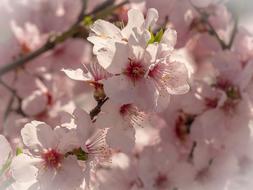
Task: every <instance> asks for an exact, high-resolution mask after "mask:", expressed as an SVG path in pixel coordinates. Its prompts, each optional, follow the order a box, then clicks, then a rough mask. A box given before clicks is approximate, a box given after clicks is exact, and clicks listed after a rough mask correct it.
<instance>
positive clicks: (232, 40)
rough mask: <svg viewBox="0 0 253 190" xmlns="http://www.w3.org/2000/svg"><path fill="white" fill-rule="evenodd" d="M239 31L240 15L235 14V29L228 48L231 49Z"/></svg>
mask: <svg viewBox="0 0 253 190" xmlns="http://www.w3.org/2000/svg"><path fill="white" fill-rule="evenodd" d="M237 31H238V16H237V15H234V26H233V30H232V34H231V37H230V40H229V42H228V45H227V49H231V47H232V45H233V43H234V40H235V36H236V34H237Z"/></svg>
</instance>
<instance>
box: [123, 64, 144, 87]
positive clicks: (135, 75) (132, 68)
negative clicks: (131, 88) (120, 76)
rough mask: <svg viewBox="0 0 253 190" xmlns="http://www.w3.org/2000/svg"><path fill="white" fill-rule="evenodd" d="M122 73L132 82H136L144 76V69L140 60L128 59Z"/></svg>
mask: <svg viewBox="0 0 253 190" xmlns="http://www.w3.org/2000/svg"><path fill="white" fill-rule="evenodd" d="M124 74H125V75H126V76H127V77H128V78H130V79H131V80H132V81H133V82H136V81H138V80H140V79H141V78H143V77H144V75H145V69H144V67H143V65H142V63H141V62H140V61H134V60H131V59H129V63H128V66H127V68H126V69H125V71H124Z"/></svg>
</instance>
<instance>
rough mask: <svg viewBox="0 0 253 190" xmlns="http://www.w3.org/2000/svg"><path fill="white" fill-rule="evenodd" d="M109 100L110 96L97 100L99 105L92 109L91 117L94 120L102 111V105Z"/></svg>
mask: <svg viewBox="0 0 253 190" xmlns="http://www.w3.org/2000/svg"><path fill="white" fill-rule="evenodd" d="M107 100H109V98H108V97H106V98H104V99H103V100H100V101H97V106H96V107H95V108H93V109H92V110H91V111H90V118H91V120H92V121H94V118H95V117H96V116H97V115H98V114H99V113H100V111H101V107H102V106H103V105H104V103H105V102H106V101H107Z"/></svg>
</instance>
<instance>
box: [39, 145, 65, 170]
mask: <svg viewBox="0 0 253 190" xmlns="http://www.w3.org/2000/svg"><path fill="white" fill-rule="evenodd" d="M42 158H43V159H44V162H45V166H46V167H50V168H57V167H59V166H60V163H61V160H62V155H61V154H60V153H58V152H57V151H56V150H54V149H52V150H49V151H47V152H45V153H44V154H43V155H42Z"/></svg>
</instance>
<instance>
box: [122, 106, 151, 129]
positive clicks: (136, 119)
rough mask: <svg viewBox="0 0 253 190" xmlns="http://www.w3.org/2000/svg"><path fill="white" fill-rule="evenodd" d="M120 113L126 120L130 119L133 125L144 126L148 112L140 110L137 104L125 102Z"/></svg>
mask: <svg viewBox="0 0 253 190" xmlns="http://www.w3.org/2000/svg"><path fill="white" fill-rule="evenodd" d="M120 114H121V116H122V117H124V119H125V120H127V121H129V122H130V124H131V126H132V127H133V126H140V127H142V122H143V121H144V119H145V116H146V114H145V113H144V112H142V111H140V110H139V109H138V108H137V107H136V106H134V105H132V104H124V105H122V106H121V107H120Z"/></svg>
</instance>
